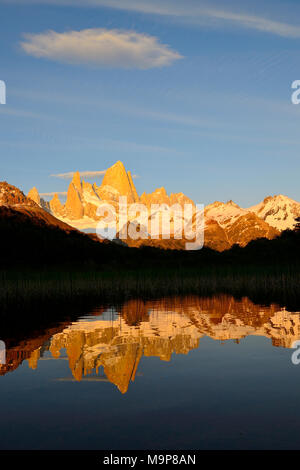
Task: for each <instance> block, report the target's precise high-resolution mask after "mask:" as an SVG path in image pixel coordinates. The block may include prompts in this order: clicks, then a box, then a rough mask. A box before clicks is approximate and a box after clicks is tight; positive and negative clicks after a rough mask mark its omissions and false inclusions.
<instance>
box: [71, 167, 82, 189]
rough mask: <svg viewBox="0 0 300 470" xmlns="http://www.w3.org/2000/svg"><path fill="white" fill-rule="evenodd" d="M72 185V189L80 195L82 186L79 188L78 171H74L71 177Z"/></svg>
mask: <svg viewBox="0 0 300 470" xmlns="http://www.w3.org/2000/svg"><path fill="white" fill-rule="evenodd" d="M72 183H73V185H74V187H75V188H76V189H77V191H79V193H81V191H82V186H81V179H80V173H79V171H76V172H75V173H74V175H73V179H72Z"/></svg>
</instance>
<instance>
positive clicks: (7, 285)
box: [0, 266, 300, 318]
mask: <svg viewBox="0 0 300 470" xmlns="http://www.w3.org/2000/svg"><path fill="white" fill-rule="evenodd" d="M299 281H300V274H299V271H298V269H297V268H296V267H285V268H283V267H281V268H280V269H279V268H276V267H260V268H258V267H255V266H253V267H251V266H248V267H247V268H246V267H243V266H240V267H239V268H237V267H234V269H233V268H230V266H225V267H218V269H216V268H215V267H211V268H208V267H206V268H204V269H195V270H193V269H182V270H168V269H159V270H158V269H151V270H146V269H139V270H118V271H115V270H113V269H112V270H106V271H105V272H102V271H94V270H81V271H80V270H72V271H61V270H55V269H52V270H47V271H42V270H26V271H23V272H22V271H13V270H6V271H2V272H0V311H1V316H2V318H3V317H4V316H5V315H8V314H10V312H31V313H32V314H33V313H34V312H36V313H37V312H39V313H40V314H41V312H44V313H45V312H51V311H53V309H57V308H60V309H63V308H64V306H66V305H68V306H70V305H72V304H74V305H76V307H80V306H82V308H83V309H85V308H86V306H87V305H91V304H94V305H96V304H97V303H98V304H99V303H101V304H106V303H115V304H117V303H121V302H123V301H125V300H128V299H131V298H144V299H153V298H161V297H165V296H172V295H176V296H177V295H178V296H179V295H180V296H181V295H189V294H193V295H214V294H221V293H224V294H231V295H234V296H236V297H242V296H248V297H249V298H251V299H252V300H253V301H255V302H257V303H261V304H264V305H267V304H268V303H270V302H277V303H279V304H281V305H284V306H286V307H289V308H292V309H293V310H298V309H300V282H299ZM48 314H49V313H47V315H48Z"/></svg>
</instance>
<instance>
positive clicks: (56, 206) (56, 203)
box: [49, 193, 64, 215]
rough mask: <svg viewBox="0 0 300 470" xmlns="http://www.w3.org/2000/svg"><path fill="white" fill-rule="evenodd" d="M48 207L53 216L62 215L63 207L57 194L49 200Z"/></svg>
mask: <svg viewBox="0 0 300 470" xmlns="http://www.w3.org/2000/svg"><path fill="white" fill-rule="evenodd" d="M49 205H50V210H51V212H53V213H54V214H57V215H62V214H63V209H64V206H63V205H62V203H61V202H60V199H59V197H58V194H57V193H55V194H54V196H53V198H52V199H51V201H50V203H49Z"/></svg>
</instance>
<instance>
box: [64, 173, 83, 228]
mask: <svg viewBox="0 0 300 470" xmlns="http://www.w3.org/2000/svg"><path fill="white" fill-rule="evenodd" d="M65 209H66V214H67V217H68V218H70V219H75V220H76V219H81V218H82V217H83V214H84V210H83V205H82V202H81V198H80V193H79V191H78V189H77V188H76V187H75V186H74V184H73V182H72V183H70V185H69V188H68V193H67V200H66V204H65Z"/></svg>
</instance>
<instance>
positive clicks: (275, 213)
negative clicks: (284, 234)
mask: <svg viewBox="0 0 300 470" xmlns="http://www.w3.org/2000/svg"><path fill="white" fill-rule="evenodd" d="M248 211H250V212H254V213H255V214H256V215H257V216H258V217H260V218H261V219H262V220H264V221H265V222H267V223H268V224H269V225H271V226H272V227H275V228H276V229H277V230H286V229H293V228H294V226H295V219H296V218H297V217H300V203H299V202H297V201H295V200H294V199H291V198H289V197H287V196H284V195H283V194H279V195H275V196H268V197H266V198H265V199H264V200H263V201H262V202H261V203H259V204H257V205H256V206H252V207H249V209H248Z"/></svg>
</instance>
